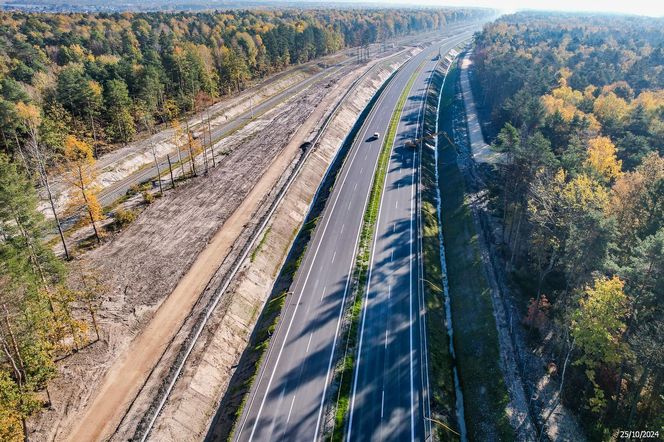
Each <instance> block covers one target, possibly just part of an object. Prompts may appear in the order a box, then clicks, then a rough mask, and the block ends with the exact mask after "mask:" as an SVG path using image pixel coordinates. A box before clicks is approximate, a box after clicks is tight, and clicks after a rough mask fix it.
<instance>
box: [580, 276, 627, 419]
mask: <svg viewBox="0 0 664 442" xmlns="http://www.w3.org/2000/svg"><path fill="white" fill-rule="evenodd" d="M623 286H624V283H623V281H621V280H620V279H619V278H617V277H613V278H611V279H609V278H605V277H600V278H598V279H596V280H595V282H594V284H593V286H592V287H587V288H586V290H585V291H584V293H583V295H582V296H581V299H580V300H579V307H578V308H577V310H576V311H575V312H574V313H573V315H572V326H571V329H572V336H573V337H574V340H575V342H576V344H577V346H578V348H579V350H580V351H581V357H580V358H579V359H578V360H577V361H576V363H575V364H576V365H583V366H585V367H586V375H587V376H588V379H589V380H590V381H591V382H592V384H593V386H594V395H593V397H592V398H591V399H590V406H591V408H592V409H593V411H595V412H600V411H601V410H603V409H604V407H605V406H606V399H605V394H604V391H603V390H602V389H601V388H600V385H599V384H598V383H597V382H596V378H595V370H596V369H597V368H598V367H599V366H600V365H613V364H617V363H619V362H620V360H621V359H622V358H623V357H625V351H626V350H627V348H626V347H625V344H624V342H623V341H622V339H621V338H622V335H623V333H624V332H625V329H626V324H625V320H626V318H627V315H628V312H629V302H628V299H627V297H626V296H625V293H624V291H623Z"/></svg>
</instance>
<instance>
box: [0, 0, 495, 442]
mask: <svg viewBox="0 0 664 442" xmlns="http://www.w3.org/2000/svg"><path fill="white" fill-rule="evenodd" d="M485 13H486V11H479V10H460V9H457V10H427V11H422V10H396V9H389V10H376V9H374V10H371V11H363V10H351V9H344V10H333V9H325V10H290V9H289V10H270V11H241V10H234V11H228V12H201V13H185V12H177V13H157V12H154V13H129V12H127V13H113V14H105V13H104V14H102V13H100V14H82V13H67V14H30V13H20V12H7V13H0V146H1V147H0V234H1V235H2V240H1V241H0V347H1V350H2V351H1V356H0V440H9V441H11V440H24V435H27V434H28V432H29V430H28V428H27V419H28V418H29V417H30V416H31V415H33V414H34V413H37V412H38V411H39V410H40V409H42V408H43V407H49V406H50V398H49V392H48V382H49V380H50V379H52V378H53V377H54V376H57V361H58V360H59V359H62V358H66V357H67V356H68V355H71V354H72V353H73V352H76V351H78V350H79V349H80V348H82V347H84V346H86V345H88V344H90V343H91V342H93V341H94V340H95V339H99V330H98V327H97V321H96V316H95V314H96V309H97V306H98V304H99V302H100V300H99V299H98V298H99V294H100V293H101V292H103V287H101V283H100V280H102V278H100V275H97V274H95V271H94V269H86V268H82V266H81V264H80V262H77V260H74V261H71V260H67V259H61V258H59V257H57V256H56V255H55V254H54V252H53V245H54V241H55V242H57V240H58V238H57V236H55V239H54V233H55V232H56V229H55V226H56V225H57V226H58V227H59V222H58V215H61V214H58V213H57V211H56V209H55V205H54V204H53V200H52V198H51V195H50V187H49V182H50V180H51V179H52V177H53V176H54V175H55V174H57V175H58V176H59V177H62V178H63V179H64V180H65V181H66V182H67V183H68V184H71V186H72V187H73V188H74V189H76V193H77V195H78V196H77V199H78V200H77V201H76V204H75V205H76V206H77V207H81V206H82V207H84V208H85V214H84V216H85V217H88V216H89V218H90V221H91V222H92V226H93V228H95V229H96V227H95V221H96V220H98V219H99V218H100V215H101V211H102V208H101V207H100V205H99V203H98V202H97V199H96V196H95V189H94V188H93V187H92V185H91V183H92V182H93V175H94V162H95V160H96V158H97V157H99V156H100V155H101V154H103V153H104V152H107V151H109V150H112V149H113V148H115V147H117V146H120V145H122V144H124V143H128V142H130V141H132V140H133V139H134V138H135V137H136V136H137V134H138V132H140V131H152V130H153V129H154V128H155V126H156V125H158V124H161V123H168V124H169V125H170V124H172V125H177V120H178V118H180V117H181V116H182V115H183V114H188V113H191V112H192V111H197V110H201V109H202V108H203V106H207V105H209V104H210V103H211V102H214V101H215V100H218V99H219V98H220V97H223V96H224V95H229V94H234V93H236V92H237V91H239V90H241V89H242V88H244V87H245V86H246V85H247V84H248V83H249V82H251V81H254V80H260V79H261V78H264V77H267V76H269V75H271V74H274V73H276V72H279V71H282V70H284V69H286V68H287V67H289V66H291V65H296V64H300V63H304V62H307V61H310V60H315V59H317V58H319V57H321V56H324V55H327V54H331V53H334V52H336V51H339V50H341V49H344V48H350V47H355V46H360V45H367V44H369V43H373V42H380V41H383V40H386V39H389V38H393V37H397V36H402V35H406V34H411V33H416V32H425V31H434V30H440V29H443V28H444V27H445V26H447V24H448V23H453V22H455V21H460V20H464V19H469V18H473V17H475V16H479V15H481V14H485ZM47 196H48V198H47ZM43 199H47V200H50V201H51V204H50V208H49V212H50V211H51V210H52V215H53V216H54V217H55V222H51V221H47V220H46V219H45V218H44V216H43V214H42V212H41V210H38V207H39V205H40V204H41V202H42V200H43ZM47 203H48V201H47ZM95 233H96V230H95ZM56 235H57V233H56ZM60 236H61V238H62V244H63V245H64V246H65V250H64V255H65V257H66V258H69V257H70V256H69V254H68V252H67V249H66V243H65V241H64V236H63V235H62V232H61V231H60ZM96 237H97V241H98V242H99V241H100V239H99V235H96Z"/></svg>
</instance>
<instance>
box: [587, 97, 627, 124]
mask: <svg viewBox="0 0 664 442" xmlns="http://www.w3.org/2000/svg"><path fill="white" fill-rule="evenodd" d="M629 110H630V109H629V103H627V101H625V100H624V99H622V98H620V97H619V96H617V95H616V94H615V93H613V92H609V93H607V94H602V95H600V96H599V97H597V99H596V100H595V103H594V104H593V114H595V116H596V117H597V118H598V119H599V121H600V122H601V123H602V124H603V125H606V126H610V127H616V126H620V125H624V124H625V122H626V121H627V118H628V117H629Z"/></svg>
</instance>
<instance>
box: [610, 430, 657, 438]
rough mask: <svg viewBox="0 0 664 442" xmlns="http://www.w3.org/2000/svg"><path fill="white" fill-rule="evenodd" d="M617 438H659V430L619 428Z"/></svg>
mask: <svg viewBox="0 0 664 442" xmlns="http://www.w3.org/2000/svg"><path fill="white" fill-rule="evenodd" d="M618 439H628V440H630V439H631V440H637V439H659V431H656V430H655V431H649V430H620V431H619V432H618Z"/></svg>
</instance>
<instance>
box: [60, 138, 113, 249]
mask: <svg viewBox="0 0 664 442" xmlns="http://www.w3.org/2000/svg"><path fill="white" fill-rule="evenodd" d="M63 160H64V161H63V166H62V167H63V173H64V175H65V176H66V177H67V182H68V183H69V184H70V185H72V186H73V187H75V188H76V193H75V194H74V195H72V197H73V198H72V200H71V202H70V207H72V208H74V209H78V208H80V207H82V208H83V209H84V210H85V211H86V212H87V215H88V219H89V220H90V224H91V225H92V229H93V231H94V234H95V238H96V240H97V242H101V237H100V232H99V230H98V229H97V222H98V221H99V220H101V219H102V217H103V213H102V209H101V205H100V204H99V201H98V200H97V191H98V189H97V186H96V184H95V178H96V173H95V159H94V156H93V155H92V148H91V147H90V145H89V144H88V143H86V142H85V141H82V140H79V139H78V138H76V137H75V136H73V135H70V136H68V137H67V139H66V140H65V152H64V158H63Z"/></svg>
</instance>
